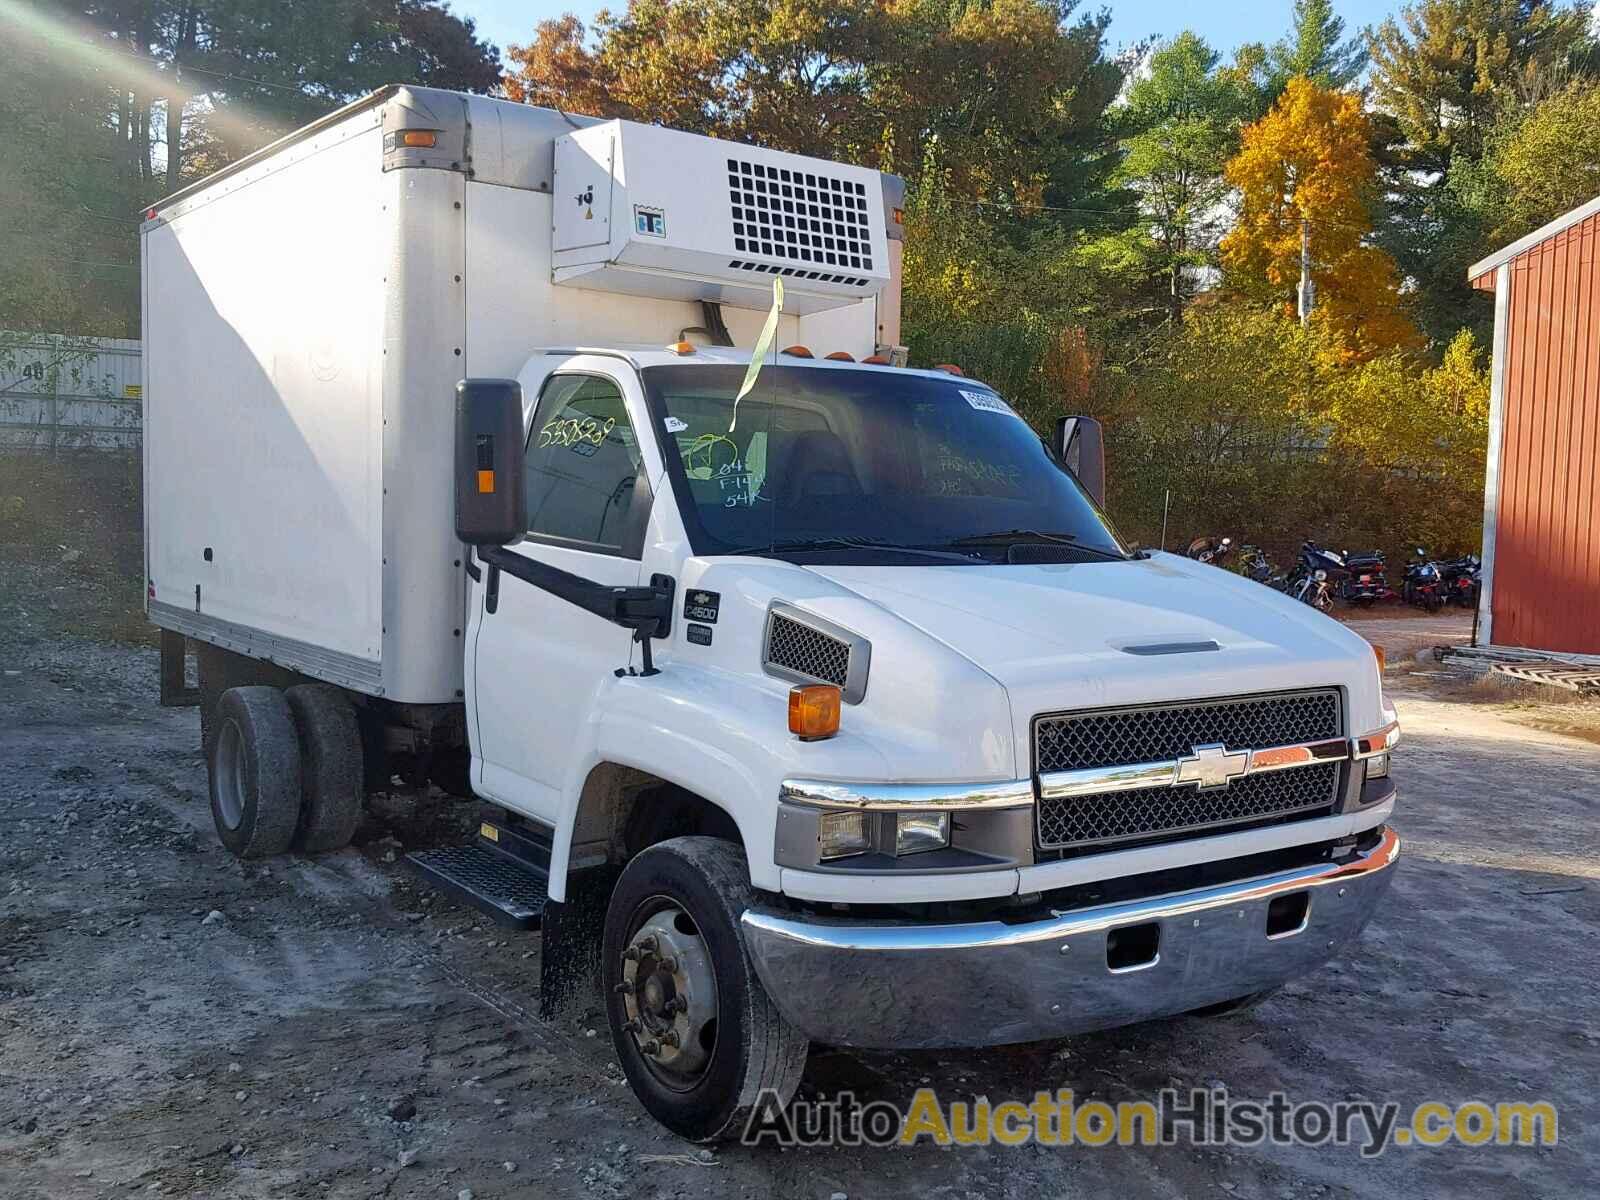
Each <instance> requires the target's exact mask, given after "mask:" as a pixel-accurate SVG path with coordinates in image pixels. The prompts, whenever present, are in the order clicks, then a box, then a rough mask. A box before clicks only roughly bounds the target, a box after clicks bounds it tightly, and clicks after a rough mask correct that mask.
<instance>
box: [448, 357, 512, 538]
mask: <svg viewBox="0 0 1600 1200" xmlns="http://www.w3.org/2000/svg"><path fill="white" fill-rule="evenodd" d="M522 441H523V438H522V385H521V384H519V383H518V382H517V381H516V380H515V379H463V380H462V381H461V382H460V383H458V384H456V537H458V538H460V539H461V540H462V541H463V542H466V543H467V544H468V545H469V546H504V545H506V544H507V543H508V542H514V541H517V540H518V539H520V538H521V537H522V535H523V534H524V533H526V532H527V531H528V497H527V493H526V492H525V491H524V490H523V486H522V472H523V460H522V449H523V447H522Z"/></svg>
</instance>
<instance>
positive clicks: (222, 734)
mask: <svg viewBox="0 0 1600 1200" xmlns="http://www.w3.org/2000/svg"><path fill="white" fill-rule="evenodd" d="M211 725H212V728H211V730H210V738H209V741H208V744H207V747H206V750H207V754H206V758H207V766H208V768H209V774H210V790H211V816H212V819H213V821H214V822H215V823H216V826H217V836H218V837H220V838H221V839H222V844H223V845H224V846H226V847H227V848H228V849H229V850H231V851H233V853H234V854H236V855H238V856H239V857H240V858H268V857H271V856H272V855H275V854H282V853H284V852H285V851H287V850H288V849H290V847H291V846H293V847H297V848H299V849H301V850H304V851H306V852H307V853H313V854H315V853H320V852H322V851H327V850H337V849H340V848H342V847H343V846H346V845H348V844H349V842H350V838H351V837H352V836H353V835H354V834H355V830H356V825H357V823H358V822H359V821H360V818H361V799H362V782H363V781H362V773H361V771H362V766H361V764H362V759H361V733H360V730H359V728H358V727H357V724H356V717H355V712H354V710H353V709H352V708H351V706H350V702H349V701H348V700H346V699H345V697H344V695H343V694H342V693H341V692H340V691H339V689H337V688H334V687H329V686H327V685H325V684H301V685H298V686H296V687H292V688H289V689H288V690H286V691H280V690H279V689H278V688H274V687H262V686H252V687H237V688H230V689H228V690H227V691H226V692H224V693H223V694H222V696H221V698H220V699H219V700H218V702H217V707H216V712H215V715H214V716H213V719H212V722H211Z"/></svg>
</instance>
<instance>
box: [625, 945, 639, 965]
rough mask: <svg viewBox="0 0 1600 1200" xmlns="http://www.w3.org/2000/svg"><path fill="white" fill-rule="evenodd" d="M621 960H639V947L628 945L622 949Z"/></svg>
mask: <svg viewBox="0 0 1600 1200" xmlns="http://www.w3.org/2000/svg"><path fill="white" fill-rule="evenodd" d="M622 961H623V962H638V961H639V947H637V946H629V947H628V948H627V949H626V950H624V951H623V952H622Z"/></svg>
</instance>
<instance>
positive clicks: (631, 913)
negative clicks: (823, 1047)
mask: <svg viewBox="0 0 1600 1200" xmlns="http://www.w3.org/2000/svg"><path fill="white" fill-rule="evenodd" d="M755 899H756V895H755V890H754V889H753V888H752V887H751V886H750V877H749V870H748V868H747V866H746V864H745V856H744V851H743V849H742V848H741V847H739V846H738V845H737V844H735V843H733V842H728V841H723V840H721V839H718V838H708V837H679V838H672V839H670V840H668V841H665V842H660V843H657V844H656V845H654V846H651V847H650V848H649V849H647V850H644V851H643V852H641V853H640V854H638V855H636V856H635V857H634V858H633V859H632V860H631V861H630V862H629V863H628V865H627V866H626V867H625V868H624V869H623V872H622V875H621V877H620V878H619V879H618V880H617V885H616V888H615V889H614V890H613V892H612V894H611V901H610V904H609V906H608V908H607V911H606V923H605V934H604V937H603V939H602V949H601V981H602V984H603V985H604V988H605V1001H606V1016H607V1018H608V1021H609V1024H610V1026H611V1040H612V1043H613V1044H614V1045H615V1047H616V1051H617V1058H618V1060H619V1061H620V1062H621V1063H622V1069H623V1071H624V1073H626V1075H627V1077H628V1082H629V1084H630V1085H631V1086H632V1087H633V1092H634V1095H636V1096H638V1097H639V1101H640V1103H642V1104H643V1105H644V1106H645V1108H646V1109H647V1110H649V1112H650V1115H651V1116H653V1117H655V1119H656V1120H658V1121H660V1122H661V1124H663V1125H665V1126H666V1127H667V1128H668V1129H670V1130H672V1131H673V1132H674V1133H676V1134H678V1135H679V1136H680V1137H684V1138H688V1139H689V1140H691V1141H696V1142H711V1141H717V1140H719V1139H722V1138H726V1137H729V1136H731V1135H734V1134H736V1133H737V1132H738V1131H739V1129H740V1128H741V1127H742V1126H743V1125H744V1123H745V1122H746V1121H747V1120H748V1119H749V1117H750V1114H751V1113H752V1112H753V1111H754V1110H755V1108H756V1106H757V1104H758V1102H759V1101H760V1100H761V1097H762V1094H763V1093H764V1092H765V1093H770V1094H772V1095H775V1096H776V1097H777V1100H778V1102H779V1103H780V1104H783V1105H787V1104H788V1102H789V1101H790V1100H791V1099H792V1098H793V1096H794V1093H795V1089H796V1088H798V1087H799V1085H800V1076H801V1073H802V1072H803V1071H804V1069H805V1062H806V1051H807V1042H806V1039H805V1037H804V1036H803V1035H802V1034H801V1033H800V1032H799V1030H797V1029H795V1028H794V1026H792V1025H790V1024H789V1023H788V1022H787V1021H786V1020H784V1018H783V1016H782V1014H781V1013H779V1012H778V1009H777V1007H776V1006H775V1005H774V1004H773V1003H772V1000H771V998H770V997H769V996H768V995H767V993H766V989H765V988H764V987H762V985H761V980H760V979H759V978H758V977H757V975H756V973H755V968H754V966H753V964H752V963H751V961H750V957H749V955H748V953H747V952H746V951H745V945H744V936H743V933H742V932H741V930H740V927H739V919H740V917H741V916H742V915H743V913H744V911H745V909H747V908H748V907H750V905H751V904H753V903H754V902H755Z"/></svg>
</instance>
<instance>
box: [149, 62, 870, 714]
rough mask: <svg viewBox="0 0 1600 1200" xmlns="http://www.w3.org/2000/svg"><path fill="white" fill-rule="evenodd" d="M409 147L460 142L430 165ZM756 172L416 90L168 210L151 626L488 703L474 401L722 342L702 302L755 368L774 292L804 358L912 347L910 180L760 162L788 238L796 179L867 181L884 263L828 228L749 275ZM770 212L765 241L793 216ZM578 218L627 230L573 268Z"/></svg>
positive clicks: (319, 672) (328, 121)
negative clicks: (567, 371)
mask: <svg viewBox="0 0 1600 1200" xmlns="http://www.w3.org/2000/svg"><path fill="white" fill-rule="evenodd" d="M408 130H423V131H425V132H426V134H428V135H431V137H432V144H430V145H419V146H411V145H407V144H406V142H405V138H404V136H403V135H404V133H405V131H408ZM579 130H582V131H583V135H584V136H583V141H582V143H581V144H578V143H575V142H574V141H573V140H572V135H574V134H575V133H576V132H577V131H579ZM608 131H609V132H608ZM652 134H654V135H656V136H659V137H670V139H671V144H670V146H667V147H666V149H667V150H669V151H670V153H664V152H663V151H662V149H661V148H660V147H657V146H655V145H653V144H652ZM424 140H426V138H425V139H424ZM558 143H559V144H560V145H561V147H562V153H561V154H559V155H558V153H557V147H558ZM726 150H727V147H726V146H725V145H724V144H722V143H717V142H714V141H712V140H711V139H706V138H699V137H694V136H691V135H686V134H680V133H670V132H669V131H652V130H650V129H649V128H648V127H644V126H633V125H628V124H626V123H622V122H597V121H595V120H594V119H592V118H585V117H574V116H568V115H566V114H561V113H556V112H553V111H550V110H547V109H538V108H532V107H529V106H525V105H518V104H511V103H508V102H505V101H500V100H492V99H488V98H484V97H477V96H462V95H458V94H455V93H449V92H440V91H432V90H428V89H405V88H401V89H389V90H386V91H384V92H379V93H375V94H374V95H373V96H370V97H367V98H366V99H364V100H362V101H359V102H357V103H356V104H353V105H351V106H350V107H348V108H346V109H343V110H341V111H339V112H337V113H334V114H331V115H330V116H329V117H327V118H325V119H324V120H322V121H320V122H318V123H316V124H314V125H312V126H309V127H307V128H306V129H304V130H302V131H300V132H298V133H296V134H294V135H291V136H290V137H288V138H285V139H284V140H283V141H281V142H278V143H275V144H274V145H272V146H269V147H267V148H266V149H264V150H263V151H261V152H259V153H257V154H255V155H252V156H250V157H249V158H246V159H244V160H242V161H241V162H239V163H238V164H236V165H235V166H234V167H233V168H230V169H229V170H227V171H224V172H222V173H220V174H218V175H214V176H212V177H210V178H209V179H207V180H205V181H203V182H201V183H199V184H197V185H195V186H194V187H192V188H190V189H188V190H186V191H184V192H180V193H179V194H178V195H176V196H175V197H173V198H172V199H170V200H169V201H166V202H164V203H163V204H162V206H161V207H160V209H159V214H158V215H153V216H152V217H151V218H150V219H149V220H147V221H146V222H145V225H144V229H143V238H142V243H143V248H142V255H143V279H144V284H143V286H144V304H143V309H144V331H143V336H144V349H145V354H144V373H145V379H144V396H145V402H146V417H145V422H146V423H145V437H144V453H145V478H146V481H147V485H146V486H147V492H146V518H145V519H146V530H145V534H146V555H147V603H148V607H149V614H150V617H151V620H152V621H153V622H155V623H156V624H157V625H160V626H162V627H163V628H167V629H170V630H173V631H175V632H178V633H182V634H185V635H188V636H190V637H194V638H197V639H200V640H203V641H208V642H212V643H214V644H216V645H220V646H224V647H226V648H228V649H232V650H235V651H238V652H240V653H243V654H247V655H250V656H252V657H255V658H261V659H267V660H270V661H272V662H276V663H279V664H281V665H283V666H286V667H290V668H293V669H294V670H297V671H300V672H303V673H305V674H307V675H311V676H313V677H315V678H319V679H325V680H327V681H329V682H332V683H337V684H339V685H341V686H344V687H348V688H351V689H354V690H357V691H360V692H363V693H365V694H368V695H372V696H381V697H384V698H387V699H390V700H395V701H402V702H412V703H446V702H454V701H457V700H459V699H460V697H461V687H462V653H461V636H462V631H463V629H464V627H465V617H464V597H465V582H464V580H465V576H464V571H463V565H462V559H463V550H462V547H461V545H460V544H459V543H458V542H457V541H456V540H455V537H454V534H453V529H452V508H451V487H452V457H451V446H452V440H451V439H452V419H453V409H452V394H453V388H454V386H455V383H456V381H457V380H459V379H462V378H463V377H485V376H491V377H492V376H500V377H515V376H516V375H517V374H518V372H519V370H520V369H521V368H522V366H523V364H524V363H525V362H526V361H527V359H528V358H529V356H530V355H531V354H534V353H536V352H538V351H539V349H540V348H541V347H572V346H581V345H586V344H600V345H615V344H617V343H619V342H620V343H645V344H654V345H657V346H659V345H664V344H667V343H671V342H675V341H677V340H679V338H680V337H682V336H684V330H686V329H687V328H690V327H695V326H700V325H702V324H703V322H704V315H703V309H702V303H701V302H702V301H711V302H716V303H719V304H721V305H723V306H724V308H723V311H724V317H725V320H726V324H727V326H728V329H729V331H730V333H731V334H732V337H733V339H734V340H735V342H736V343H737V344H739V345H746V346H748V345H750V344H752V343H753V342H754V341H755V339H756V336H757V333H758V331H759V329H760V327H761V324H762V321H763V320H764V317H765V310H766V308H767V307H768V305H769V303H770V296H771V279H770V276H772V275H783V276H785V277H786V278H785V284H786V288H787V291H788V294H789V297H790V301H789V303H788V304H786V310H785V315H784V316H783V317H782V318H781V321H780V325H779V329H778V341H777V345H779V346H783V345H788V344H790V343H792V342H809V343H810V344H812V345H817V346H820V347H823V348H824V349H825V350H830V351H831V350H844V351H847V352H849V353H851V354H853V355H855V356H857V357H862V356H865V355H868V354H871V353H873V351H874V350H875V349H876V348H878V347H879V346H880V345H884V344H890V345H892V344H893V343H894V342H895V341H896V340H897V337H898V332H899V329H898V326H899V314H898V263H899V248H900V247H899V242H898V241H897V240H892V239H893V238H895V237H897V236H898V233H897V216H896V215H895V210H894V208H893V205H895V204H897V203H898V202H899V199H898V194H896V193H894V192H893V190H892V187H891V186H890V185H891V182H892V181H889V180H884V181H883V182H882V183H879V180H880V177H879V176H878V174H877V173H876V172H870V171H863V170H860V169H858V168H849V167H843V166H840V165H837V164H816V163H815V162H814V160H809V159H803V158H800V157H799V156H796V155H786V154H779V153H776V152H771V151H764V150H759V149H756V148H746V147H740V148H739V151H740V158H741V161H743V163H744V165H745V166H746V167H749V166H751V165H752V164H761V165H763V166H765V167H766V168H767V169H770V171H771V173H772V178H773V185H772V193H771V201H770V202H771V204H772V210H771V211H772V212H773V213H774V214H776V213H777V212H778V211H780V206H781V205H782V204H783V203H784V199H783V198H782V196H781V194H780V191H779V188H780V186H786V183H785V185H780V184H779V182H778V173H779V171H780V170H782V171H784V172H785V173H786V174H787V173H788V172H789V171H790V170H791V169H793V170H794V171H795V173H796V175H797V176H798V174H799V173H800V170H801V169H802V168H803V167H804V166H805V165H807V164H811V165H812V167H813V173H815V169H816V168H817V167H819V166H825V167H827V169H828V172H829V175H830V176H834V177H837V180H838V181H839V182H838V183H836V187H837V186H842V184H843V183H844V182H848V183H849V184H850V185H852V186H851V188H850V190H852V191H855V192H856V193H857V194H856V197H855V199H854V201H853V202H852V204H851V210H852V216H851V221H852V228H851V233H852V242H853V244H852V249H856V250H857V253H856V255H855V258H856V260H857V262H860V261H861V259H862V255H861V253H860V250H861V248H863V247H868V248H870V249H869V251H868V257H869V258H870V260H871V264H872V265H871V266H870V267H850V266H849V265H848V263H847V262H846V263H845V264H844V265H843V266H836V267H835V269H833V270H829V269H827V264H824V263H823V262H821V260H820V259H821V255H822V254H823V251H822V250H821V247H820V239H821V230H820V227H819V230H818V235H817V236H818V241H819V247H818V251H817V255H818V261H816V262H808V261H807V260H806V258H805V257H804V255H803V254H802V253H801V252H800V251H799V250H798V249H794V248H787V249H785V248H776V247H773V246H772V245H771V244H770V243H768V246H767V249H768V250H769V251H771V253H767V254H761V253H759V252H756V253H744V252H742V251H736V249H735V247H733V246H732V244H731V242H730V241H729V239H730V238H731V237H732V232H733V231H732V228H731V222H730V221H729V220H728V212H729V210H730V208H731V203H730V202H731V201H733V200H738V199H741V198H742V195H741V194H740V193H739V191H738V189H736V188H734V186H733V184H732V183H730V182H727V181H725V179H724V175H725V173H726V170H727V168H725V167H724V163H723V158H724V156H725V152H726ZM696 154H698V155H700V158H696V157H695V156H696ZM563 160H565V161H568V162H570V163H572V164H574V165H572V166H570V167H568V168H567V169H565V170H564V171H559V170H558V166H559V164H560V162H561V161H563ZM702 160H703V161H702ZM600 161H604V162H606V163H608V164H609V165H610V168H611V169H612V170H613V171H615V173H616V179H615V184H616V186H615V187H613V186H612V184H613V180H612V179H611V178H608V177H605V176H603V175H599V174H597V173H596V172H597V170H598V167H597V163H598V162H600ZM630 162H632V163H634V164H636V165H635V167H634V169H633V170H632V171H631V172H630V173H628V174H626V175H625V174H624V170H625V168H626V165H627V164H628V163H630ZM580 176H582V177H581V178H580ZM701 176H704V177H705V178H704V179H703V181H702V193H703V194H700V195H698V196H697V195H696V184H695V180H696V178H697V177H701ZM742 182H743V181H742V180H741V183H742ZM869 185H876V186H869ZM568 192H571V193H572V194H571V195H568V194H567V193H568ZM752 194H753V193H752ZM585 195H587V196H588V197H589V198H588V199H587V200H585V199H583V198H582V197H583V196H585ZM835 195H837V193H835ZM767 199H768V197H767V193H766V192H765V190H763V192H762V200H763V205H762V215H763V218H764V220H765V221H767V222H768V223H772V222H773V221H774V220H775V219H776V220H777V221H781V220H782V218H781V217H776V218H774V217H772V216H768V215H767V213H768V210H767ZM559 203H566V204H570V205H572V206H573V210H574V214H577V217H576V219H579V220H582V219H583V217H582V214H581V213H579V210H578V205H579V204H580V203H581V204H583V206H584V210H583V211H585V212H590V213H594V214H595V215H594V216H593V218H591V219H592V220H594V221H595V222H596V223H597V224H598V223H600V222H602V221H603V223H604V224H605V225H606V226H607V227H608V230H609V231H615V236H614V237H613V236H612V233H611V232H607V234H606V238H607V244H605V245H602V244H599V241H598V237H596V238H595V239H594V241H595V244H594V245H592V246H591V247H590V248H589V249H588V250H587V251H586V252H582V253H579V254H577V255H576V257H577V258H582V259H584V260H586V261H585V262H584V263H583V264H581V265H579V266H576V267H568V268H564V269H563V271H561V272H557V271H556V270H555V269H554V264H553V236H552V235H553V230H554V229H555V228H556V226H557V224H558V222H557V214H556V211H555V208H554V206H555V205H556V204H559ZM608 203H609V204H610V207H608V206H607V205H608ZM597 206H598V211H596V208H597ZM702 209H703V210H704V212H705V213H709V212H712V211H713V210H714V212H715V214H716V220H715V221H713V222H711V225H712V226H713V228H712V229H711V231H710V232H707V229H706V228H705V226H706V221H704V220H702V216H703V213H702V212H701V211H698V210H702ZM152 213H156V210H152ZM652 214H654V215H652ZM829 215H834V214H832V213H830V214H829ZM573 219H574V217H572V216H569V217H565V218H562V221H561V222H560V223H561V224H562V227H563V229H565V230H570V228H571V227H572V225H571V223H572V220H573ZM842 221H843V218H842V217H841V224H842ZM802 224H803V222H802ZM626 231H631V232H632V234H633V235H634V236H625V232H626ZM767 236H768V237H770V236H771V234H770V233H769V234H767ZM566 240H567V241H568V242H571V241H574V240H577V241H583V240H586V239H585V238H584V237H583V236H581V235H573V234H571V233H568V234H567V236H566ZM722 243H726V245H724V249H725V251H726V253H723V254H721V255H720V256H719V255H718V253H716V250H717V246H718V245H719V244H722ZM641 247H642V249H641ZM872 250H875V251H876V253H871V251H872ZM807 253H809V251H807ZM828 253H829V254H831V253H832V249H831V247H830V250H829V251H828ZM573 257H574V255H573V254H571V253H569V254H568V258H569V259H571V258H573ZM844 257H845V255H844V250H843V247H842V246H841V248H840V259H841V261H842V260H843V258H844ZM612 259H614V260H615V261H611V260H612ZM891 271H892V273H893V286H890V287H884V286H883V284H884V281H885V280H887V279H889V278H890V276H891ZM558 275H561V276H564V277H563V278H559V279H558ZM808 276H809V277H810V278H808ZM880 289H882V291H881V295H880Z"/></svg>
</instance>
